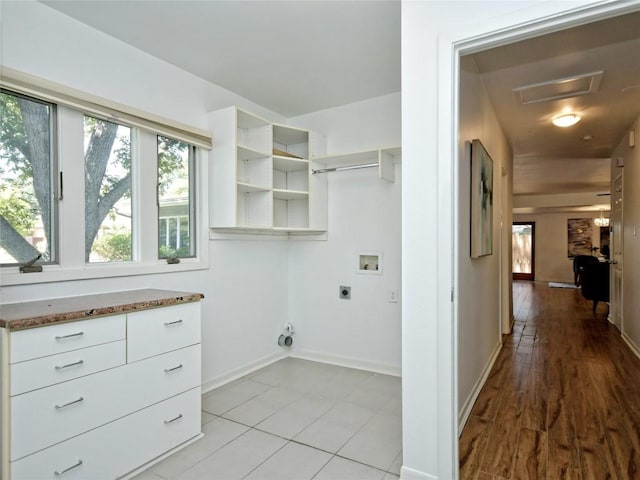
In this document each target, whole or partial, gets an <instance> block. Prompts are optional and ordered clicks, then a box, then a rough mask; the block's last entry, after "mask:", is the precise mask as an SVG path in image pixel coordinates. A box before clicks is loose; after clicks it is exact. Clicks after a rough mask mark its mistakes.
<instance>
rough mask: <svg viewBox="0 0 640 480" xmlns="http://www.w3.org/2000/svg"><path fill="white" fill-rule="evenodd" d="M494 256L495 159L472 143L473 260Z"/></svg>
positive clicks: (478, 145)
mask: <svg viewBox="0 0 640 480" xmlns="http://www.w3.org/2000/svg"><path fill="white" fill-rule="evenodd" d="M486 255H493V159H492V158H491V156H490V155H489V153H488V152H487V150H486V149H485V148H484V146H483V145H482V142H481V141H480V140H478V139H475V140H473V141H472V142H471V258H480V257H483V256H486Z"/></svg>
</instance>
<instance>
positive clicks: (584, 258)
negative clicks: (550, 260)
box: [573, 255, 598, 287]
mask: <svg viewBox="0 0 640 480" xmlns="http://www.w3.org/2000/svg"><path fill="white" fill-rule="evenodd" d="M592 263H598V259H597V258H596V257H594V256H592V255H576V256H575V257H573V283H574V284H575V285H576V286H577V287H579V286H580V285H581V284H582V281H581V275H582V272H584V267H585V265H589V264H592Z"/></svg>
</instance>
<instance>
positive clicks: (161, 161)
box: [158, 135, 196, 258]
mask: <svg viewBox="0 0 640 480" xmlns="http://www.w3.org/2000/svg"><path fill="white" fill-rule="evenodd" d="M194 158H195V147H194V146H192V145H189V144H188V143H185V142H182V141H179V140H174V139H171V138H168V137H164V136H160V135H158V258H186V257H194V256H195V203H196V202H195V171H194V170H195V168H194V164H195V163H194Z"/></svg>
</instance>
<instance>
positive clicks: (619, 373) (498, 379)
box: [460, 281, 640, 480]
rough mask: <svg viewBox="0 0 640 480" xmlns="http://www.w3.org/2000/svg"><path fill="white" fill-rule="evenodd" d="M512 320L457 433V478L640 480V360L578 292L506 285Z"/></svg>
mask: <svg viewBox="0 0 640 480" xmlns="http://www.w3.org/2000/svg"><path fill="white" fill-rule="evenodd" d="M513 289H514V291H513V293H514V314H515V325H514V329H513V333H512V334H511V335H505V336H504V337H503V343H504V345H503V349H502V351H501V352H500V354H499V356H498V359H497V360H496V363H495V365H494V367H493V369H492V370H491V373H490V375H489V378H488V379H487V382H486V384H485V386H484V387H483V389H482V391H481V393H480V395H479V397H478V399H477V401H476V403H475V405H474V407H473V410H472V412H471V416H470V418H469V420H468V422H467V424H466V426H465V429H464V431H463V433H462V436H461V438H460V478H461V479H474V480H475V479H477V480H490V479H492V480H500V479H503V478H504V479H516V478H517V479H525V478H529V479H549V480H557V479H582V480H601V479H609V478H611V479H640V359H638V358H637V357H636V356H635V355H634V354H633V353H632V352H631V350H630V349H629V347H628V346H627V345H626V344H625V343H624V341H623V340H622V338H621V337H620V333H619V332H618V330H617V329H616V328H615V327H614V326H613V325H611V324H609V322H608V321H607V320H606V315H607V305H606V304H602V303H601V304H599V305H598V309H597V313H596V314H593V313H592V312H591V306H592V302H590V301H587V300H586V299H584V298H583V297H582V295H581V293H580V290H579V289H571V288H549V287H548V286H547V284H545V283H535V282H517V281H516V282H514V285H513Z"/></svg>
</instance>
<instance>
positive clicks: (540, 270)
mask: <svg viewBox="0 0 640 480" xmlns="http://www.w3.org/2000/svg"><path fill="white" fill-rule="evenodd" d="M606 215H608V213H607V214H606ZM606 215H605V216H606ZM599 216H600V213H594V212H563V213H536V214H517V215H514V216H513V221H514V222H535V224H536V237H535V242H536V245H535V256H536V258H535V280H536V281H539V282H564V283H573V281H574V278H573V260H572V259H571V258H569V257H568V256H567V249H568V247H567V241H568V230H567V220H569V219H570V218H596V217H599ZM593 240H594V241H593V245H594V246H596V247H598V248H599V247H600V229H599V228H598V227H594V228H593Z"/></svg>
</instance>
